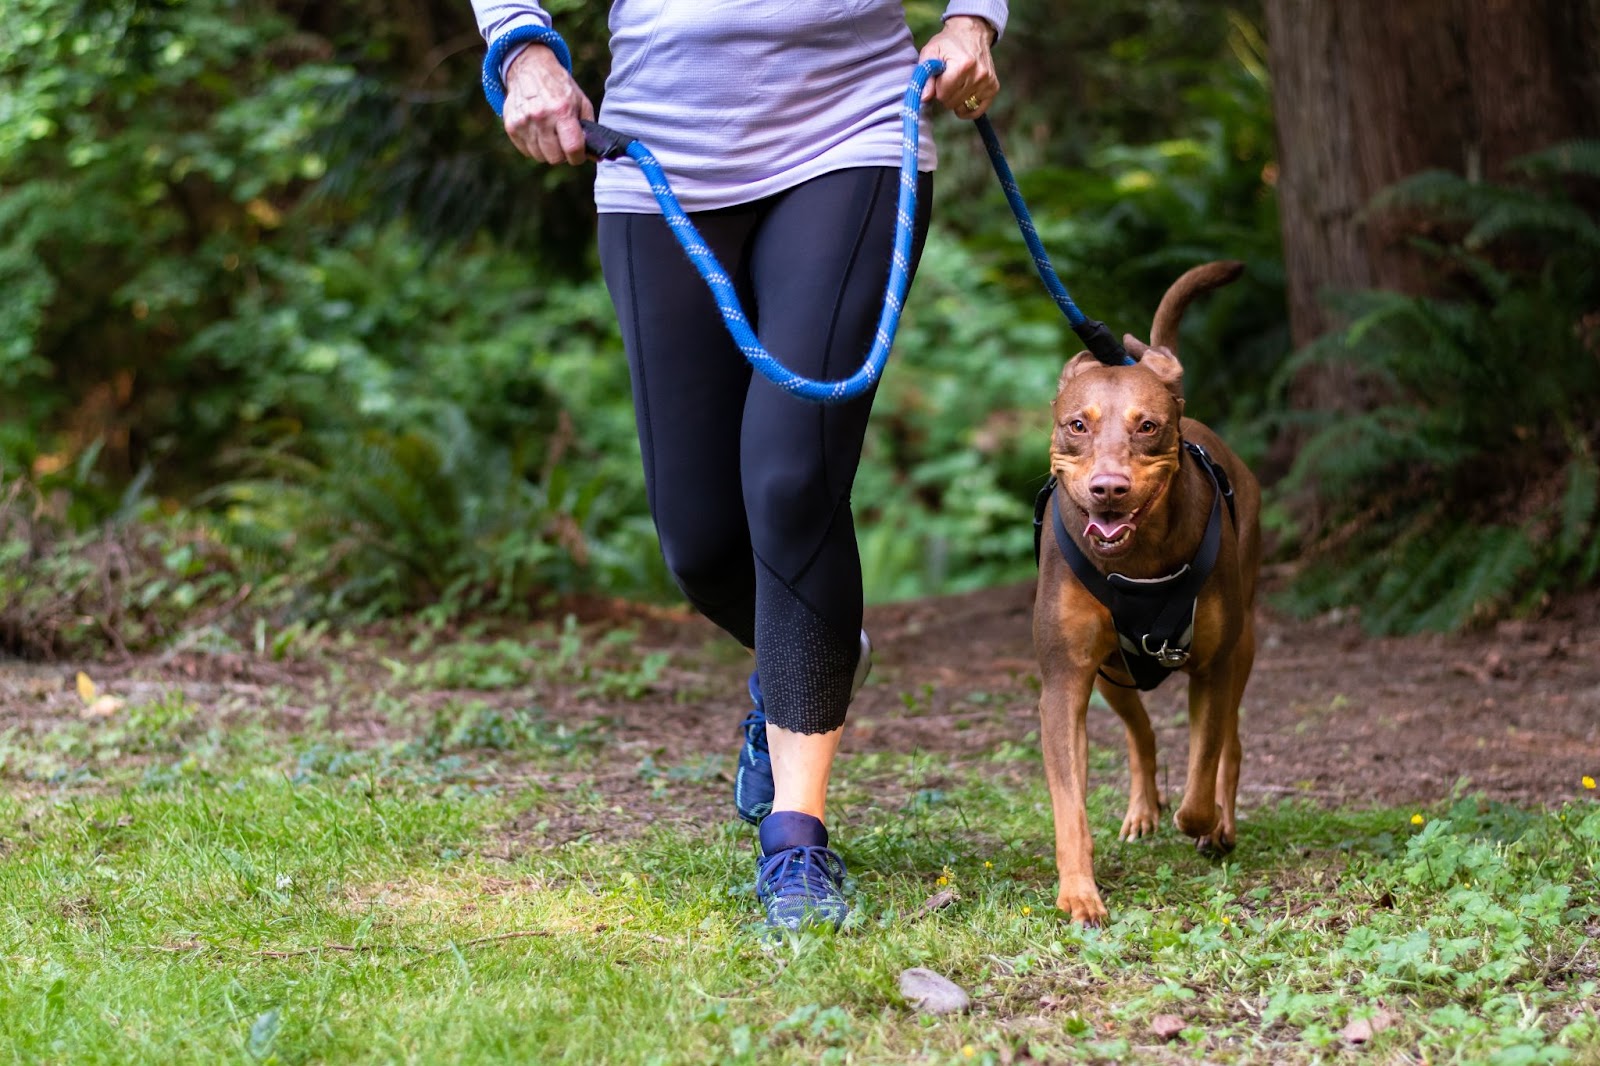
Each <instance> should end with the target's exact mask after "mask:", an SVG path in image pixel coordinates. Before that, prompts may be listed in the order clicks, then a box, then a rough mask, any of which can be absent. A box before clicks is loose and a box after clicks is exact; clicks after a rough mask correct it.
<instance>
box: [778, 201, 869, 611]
mask: <svg viewBox="0 0 1600 1066" xmlns="http://www.w3.org/2000/svg"><path fill="white" fill-rule="evenodd" d="M883 179H884V175H883V173H882V172H880V173H879V174H878V176H877V178H876V179H875V180H874V181H873V183H872V199H871V200H869V201H868V202H867V209H866V211H864V212H863V213H862V216H861V223H860V225H859V227H858V229H857V232H856V243H855V247H854V248H852V249H851V250H850V260H849V262H848V263H847V264H846V266H845V268H844V274H843V276H842V277H840V279H839V288H838V291H836V292H835V293H834V294H833V314H832V316H831V317H830V318H829V319H828V336H827V338H826V339H825V340H824V341H823V345H822V378H823V380H827V379H828V376H829V372H830V366H829V364H830V363H831V362H832V356H833V338H834V336H835V335H836V334H837V333H838V331H839V315H840V313H841V312H842V311H843V309H844V294H845V292H846V291H847V290H848V289H849V288H850V278H851V275H853V274H854V273H855V272H856V264H857V263H859V262H860V260H861V247H862V245H864V244H865V243H866V241H867V230H868V229H869V228H870V226H871V223H872V213H873V211H874V210H876V209H877V206H878V197H879V196H880V195H882V193H883ZM864 400H865V397H863V398H862V399H859V400H856V401H855V402H857V403H861V402H863V401H864ZM827 418H828V410H827V408H825V407H824V408H820V409H819V410H818V413H817V448H818V450H819V452H820V453H821V455H822V484H823V485H824V486H827V485H829V484H830V482H831V481H832V477H831V474H830V470H831V469H832V466H833V464H832V463H831V462H830V461H829V458H830V457H829V455H828V429H827V425H826V423H827ZM835 507H836V508H837V504H835ZM813 558H815V553H813ZM806 566H807V567H809V566H810V562H807V564H806ZM795 580H797V581H798V580H799V578H796V579H795Z"/></svg>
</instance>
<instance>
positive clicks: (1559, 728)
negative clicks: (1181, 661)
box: [0, 585, 1600, 832]
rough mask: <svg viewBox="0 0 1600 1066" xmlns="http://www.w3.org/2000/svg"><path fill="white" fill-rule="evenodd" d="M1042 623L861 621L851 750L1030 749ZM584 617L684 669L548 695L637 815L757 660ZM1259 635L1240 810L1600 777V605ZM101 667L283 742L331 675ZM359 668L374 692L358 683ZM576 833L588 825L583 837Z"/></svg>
mask: <svg viewBox="0 0 1600 1066" xmlns="http://www.w3.org/2000/svg"><path fill="white" fill-rule="evenodd" d="M1031 611H1032V587H1031V586H1030V585H1018V586H1012V587H1008V588H1001V589H990V590H985V591H983V592H979V593H973V594H970V595H966V596H960V597H951V598H943V599H932V600H919V601H913V602H908V603H901V604H892V605H887V606H882V607H875V608H872V609H871V610H869V612H868V616H867V627H868V630H869V631H870V632H871V633H872V635H873V640H874V643H875V645H876V647H877V654H876V656H875V665H874V673H873V680H872V683H871V684H869V685H868V686H867V688H866V689H865V690H864V691H863V692H862V693H861V695H860V697H858V700H857V703H856V705H855V706H854V707H853V708H852V710H851V719H850V725H849V727H848V729H847V730H846V736H845V741H844V745H843V750H844V752H845V754H846V755H847V756H848V755H850V754H852V753H861V752H870V751H880V750H898V751H908V750H918V749H920V750H924V751H929V752H941V753H948V754H950V755H952V756H955V757H956V758H957V759H958V760H959V759H961V758H964V757H974V758H976V757H981V756H985V755H987V754H988V753H989V752H991V751H993V750H994V749H995V748H996V747H997V746H998V745H1001V744H1004V743H1006V742H1013V743H1015V742H1021V741H1023V740H1024V739H1025V738H1026V737H1027V736H1028V734H1029V733H1030V732H1032V731H1034V730H1036V729H1037V713H1036V698H1037V680H1036V678H1037V667H1036V665H1035V663H1034V659H1033V650H1032V636H1031V631H1030V624H1031V623H1030V617H1031ZM585 613H586V614H587V615H588V616H589V617H590V619H591V620H592V621H595V622H606V621H609V622H618V621H625V622H627V624H629V625H630V626H632V627H633V628H635V629H636V630H637V631H638V633H639V636H638V639H637V641H636V642H635V645H634V648H635V651H637V652H647V651H649V650H652V649H656V648H660V649H669V650H671V651H672V652H673V657H672V660H671V662H672V665H671V666H670V667H669V668H668V670H667V671H666V672H665V673H664V675H663V676H662V678H661V679H660V682H659V684H658V686H657V688H656V690H655V691H654V692H652V693H649V694H647V695H645V696H644V697H643V698H642V699H638V700H632V701H619V700H616V699H612V700H600V699H597V698H595V697H594V696H593V695H585V694H584V692H583V690H582V689H580V688H578V687H577V686H575V685H574V686H572V687H571V688H559V687H558V688H556V689H553V690H547V691H545V692H544V693H542V694H541V702H542V703H543V705H544V706H545V707H546V708H547V709H548V711H549V713H550V715H551V716H552V718H554V719H556V720H558V721H563V722H567V723H572V724H581V723H582V722H584V721H585V720H593V721H595V722H596V723H597V725H599V726H600V728H601V730H602V735H603V736H604V737H605V738H606V739H605V743H604V744H603V746H602V748H601V750H600V757H599V760H598V765H597V766H591V767H589V768H588V769H586V770H585V771H584V772H583V774H582V775H574V781H573V782H572V783H571V787H574V788H577V787H582V788H585V789H595V788H598V789H599V790H600V792H601V793H602V794H608V795H615V796H617V797H618V798H619V801H620V800H621V797H623V796H624V795H627V796H630V797H633V798H634V800H633V801H634V802H637V798H638V797H639V795H640V793H641V791H643V789H642V787H641V786H642V781H643V780H644V777H643V775H642V774H641V763H642V762H643V761H644V760H645V759H646V757H648V758H649V759H650V760H651V761H652V763H653V765H655V766H658V767H663V768H670V767H681V766H686V765H693V764H696V763H697V762H698V764H700V765H702V766H703V765H706V764H707V759H706V757H707V756H716V757H721V756H727V755H730V754H731V753H732V751H733V750H734V745H735V743H736V739H737V723H738V721H739V719H740V717H742V715H743V713H744V710H745V707H744V701H743V676H744V673H745V671H747V670H748V668H749V666H748V662H747V661H745V660H744V659H743V657H742V656H740V655H739V654H738V653H737V651H736V650H731V649H730V648H729V647H728V646H727V645H726V643H725V642H721V641H719V640H718V638H717V634H716V633H715V631H714V630H713V629H712V627H711V626H710V625H709V623H706V622H704V621H703V620H700V619H697V618H693V617H690V616H689V615H688V614H687V613H685V612H680V611H663V610H659V609H650V608H634V607H625V606H619V605H615V604H613V605H609V606H607V607H604V608H595V607H591V609H590V610H589V611H587V612H585ZM1259 623H1260V624H1259V626H1258V629H1259V635H1260V641H1261V646H1260V653H1259V655H1258V656H1257V660H1256V669H1255V673H1254V675H1253V676H1252V678H1251V681H1250V686H1249V688H1248V690H1247V692H1246V694H1245V703H1244V714H1243V718H1242V736H1243V741H1244V746H1245V755H1244V769H1243V775H1242V779H1241V786H1240V787H1241V801H1242V803H1244V804H1245V805H1246V806H1249V805H1252V804H1255V803H1260V802H1267V801H1271V800H1273V799H1275V798H1279V797H1282V796H1304V797H1307V798H1310V799H1314V800H1316V801H1318V802H1320V803H1326V804H1356V805H1363V804H1372V803H1385V804H1418V805H1423V804H1430V803H1434V802H1437V801H1440V800H1442V799H1445V798H1448V797H1449V795H1450V794H1451V792H1452V790H1453V789H1455V788H1456V787H1457V785H1458V783H1461V787H1462V788H1463V789H1464V790H1465V791H1468V792H1477V791H1481V792H1483V793H1484V794H1486V795H1487V796H1488V797H1490V798H1492V799H1496V800H1502V801H1508V802H1517V803H1531V804H1543V803H1558V802H1560V801H1561V800H1563V799H1567V798H1571V797H1573V796H1574V795H1576V794H1577V793H1578V792H1579V791H1580V790H1581V786H1580V785H1579V781H1580V779H1581V778H1582V777H1583V776H1584V775H1586V774H1587V775H1591V776H1595V777H1600V595H1594V594H1590V595H1588V596H1585V597H1581V598H1577V599H1574V600H1572V601H1571V602H1569V603H1568V604H1566V605H1564V606H1560V607H1558V608H1557V609H1555V610H1552V611H1551V612H1550V613H1549V615H1548V616H1547V617H1545V618H1543V619H1541V620H1538V621H1531V622H1514V623H1504V624H1502V625H1500V626H1499V627H1497V628H1496V629H1494V630H1492V631H1489V632H1486V633H1482V634H1475V635H1467V636H1459V637H1439V636H1424V637H1408V638H1394V639H1372V638H1368V637H1366V636H1364V635H1363V634H1362V633H1361V631H1360V630H1359V628H1358V627H1356V626H1355V625H1353V624H1350V623H1348V622H1343V623H1337V622H1331V621H1326V620H1324V621H1320V622H1299V621H1294V620H1291V619H1287V618H1285V617H1283V616H1281V615H1277V614H1274V613H1273V612H1271V611H1266V610H1263V611H1261V612H1260V614H1259ZM329 654H332V653H329ZM375 658H376V657H375V656H374V655H372V654H371V653H370V652H369V653H368V654H367V655H366V657H365V660H363V661H352V662H344V663H340V664H339V666H340V671H339V673H340V674H341V675H343V676H344V677H345V678H346V679H347V680H346V684H349V683H350V681H351V680H352V679H353V680H354V681H355V683H356V687H357V689H358V690H359V691H358V695H357V698H352V699H351V700H349V701H348V703H347V704H346V706H347V708H349V709H347V710H341V711H340V712H339V713H338V715H336V717H335V720H334V722H333V723H332V724H333V725H334V726H335V727H336V728H339V729H341V730H342V731H344V732H347V733H351V734H354V735H355V736H356V737H357V739H363V738H370V739H371V740H374V741H376V740H381V739H383V737H384V735H385V732H386V731H387V730H389V729H392V727H391V726H388V725H387V723H386V722H383V721H380V720H377V719H373V718H370V717H364V716H363V713H362V708H363V707H365V706H368V705H370V702H371V700H370V698H369V697H370V692H371V688H372V687H373V686H375V685H377V684H379V683H380V679H381V678H382V677H383V676H384V675H385V668H384V667H382V666H381V665H379V663H378V662H377V661H375ZM78 668H79V667H78V664H65V663H57V664H20V663H5V662H0V733H4V732H5V730H6V729H8V728H10V727H12V726H20V727H21V728H24V729H32V728H41V727H48V725H47V723H48V720H49V719H52V718H58V717H61V716H76V714H77V713H78V712H79V710H80V709H81V705H80V703H79V702H78V697H77V695H76V693H75V691H74V688H73V683H72V679H73V677H74V675H75V672H76V670H77V669H78ZM88 669H90V670H91V671H92V672H93V674H94V676H95V678H96V679H97V680H98V681H101V682H102V683H103V684H114V685H116V686H117V688H118V691H119V692H121V693H122V694H124V695H131V696H134V697H135V698H137V697H138V694H139V693H140V692H141V691H144V692H146V693H148V692H151V691H159V690H161V689H163V688H165V687H169V686H181V687H183V688H184V690H185V691H186V693H187V694H188V696H189V698H190V699H191V700H195V701H199V702H203V703H210V704H216V705H222V704H225V703H231V704H232V705H234V706H238V705H239V704H240V702H245V703H249V702H260V701H261V700H262V699H263V698H264V697H265V696H266V694H267V693H269V692H276V693H278V694H279V696H280V698H279V699H277V700H275V701H274V704H275V705H278V706H283V707H284V708H285V710H284V712H283V713H284V716H285V725H286V727H287V728H290V729H293V728H294V721H293V717H294V715H295V713H296V712H295V707H296V704H297V703H298V702H301V701H297V700H296V699H295V698H294V695H293V694H294V693H295V692H296V691H297V690H304V691H305V692H309V691H310V690H312V689H315V688H320V687H322V686H324V685H325V684H326V681H327V678H328V676H329V674H330V669H329V664H328V663H327V662H321V663H312V662H302V663H295V664H274V663H268V662H265V661H262V660H258V659H254V658H252V657H249V656H244V655H237V654H232V655H223V656H196V655H180V656H169V657H166V658H164V659H163V658H158V657H154V656H152V657H148V658H143V659H135V660H131V661H126V662H103V663H98V664H94V665H92V666H90V667H88ZM363 671H365V673H367V674H369V675H370V683H368V682H362V681H361V680H360V678H361V675H362V673H363ZM285 691H287V692H288V693H290V696H289V698H287V699H283V698H281V695H282V693H284V692H285ZM455 695H457V696H468V697H471V698H485V699H487V700H488V701H489V702H492V703H504V704H506V705H513V704H515V703H517V701H519V700H520V701H522V703H523V705H526V700H527V695H526V694H525V693H520V692H517V691H511V690H508V691H502V692H498V693H488V694H485V693H457V694H455ZM224 697H226V698H224ZM416 698H417V699H418V700H421V701H423V702H426V701H427V700H429V699H437V700H443V699H445V698H448V694H429V693H419V694H416ZM1146 700H1147V706H1148V707H1149V709H1150V712H1151V719H1152V721H1153V722H1154V723H1155V725H1156V729H1157V735H1158V738H1159V743H1160V759H1161V771H1160V773H1159V774H1158V780H1160V781H1161V782H1162V784H1163V790H1164V791H1165V792H1168V793H1171V792H1174V791H1176V790H1177V789H1180V788H1181V787H1182V784H1183V763H1184V753H1185V751H1186V749H1187V727H1186V720H1185V710H1184V685H1183V681H1182V679H1174V680H1173V681H1170V682H1168V683H1167V684H1166V685H1164V686H1163V687H1162V688H1161V689H1159V690H1157V691H1156V692H1155V693H1153V694H1147V697H1146ZM309 702H310V697H309V696H307V697H306V700H305V701H304V703H306V704H309ZM1089 728H1090V739H1091V741H1093V742H1094V743H1096V744H1099V745H1102V746H1107V747H1113V748H1116V749H1119V751H1120V749H1121V747H1122V744H1123V741H1122V731H1121V726H1120V723H1119V722H1118V721H1117V719H1116V718H1115V716H1114V715H1113V714H1112V713H1111V712H1110V711H1109V710H1095V711H1093V712H1091V715H1090V726H1089ZM1116 762H1117V765H1118V766H1119V767H1121V769H1119V770H1118V771H1117V772H1116V774H1117V776H1114V777H1110V778H1109V779H1108V778H1107V776H1106V775H1103V774H1097V777H1096V781H1095V783H1096V784H1099V783H1117V782H1118V781H1119V780H1121V781H1125V780H1126V770H1125V765H1126V764H1125V762H1124V760H1123V758H1122V757H1121V756H1120V754H1119V756H1118V758H1117V760H1116ZM1018 765H1020V764H1018ZM1027 769H1036V768H1027ZM540 784H541V785H544V786H545V787H547V788H550V789H551V790H552V791H554V792H556V793H559V792H560V791H561V790H562V788H563V787H564V784H563V782H562V781H560V780H551V779H550V778H549V777H548V776H541V778H540ZM725 793H726V784H725V782H723V781H721V780H719V779H718V775H717V774H715V773H705V774H702V775H700V776H699V777H698V778H696V777H694V776H693V775H690V777H689V778H688V781H687V784H685V783H684V782H683V781H681V780H678V781H675V782H674V785H673V788H672V792H671V795H670V796H659V797H657V801H656V802H655V803H653V804H652V805H653V806H659V808H660V811H659V813H660V814H661V815H662V816H665V817H670V818H675V819H676V818H699V817H704V816H708V815H711V814H713V813H714V814H715V816H717V817H722V816H724V815H725V814H726V810H725V808H726V805H727V798H726V795H725ZM596 828H598V827H596ZM604 828H606V829H610V828H615V827H604ZM574 831H575V832H576V831H585V832H586V831H591V829H585V828H583V827H581V826H578V825H577V824H576V823H575V827H574Z"/></svg>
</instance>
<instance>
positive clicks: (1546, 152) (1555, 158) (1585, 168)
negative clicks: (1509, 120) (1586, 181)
mask: <svg viewBox="0 0 1600 1066" xmlns="http://www.w3.org/2000/svg"><path fill="white" fill-rule="evenodd" d="M1508 169H1510V170H1514V171H1519V172H1521V173H1524V174H1529V175H1563V176H1572V177H1579V178H1600V141H1595V140H1577V141H1564V142H1562V143H1561V144H1553V145H1551V146H1550V147H1549V148H1541V149H1540V150H1539V151H1537V152H1529V153H1528V154H1527V155H1523V156H1518V157H1517V158H1516V159H1513V160H1512V161H1511V163H1510V165H1509V168H1508Z"/></svg>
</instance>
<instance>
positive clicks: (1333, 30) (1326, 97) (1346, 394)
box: [1266, 0, 1600, 409]
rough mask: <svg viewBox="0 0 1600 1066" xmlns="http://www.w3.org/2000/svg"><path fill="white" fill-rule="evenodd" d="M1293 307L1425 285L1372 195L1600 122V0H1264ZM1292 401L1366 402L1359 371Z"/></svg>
mask: <svg viewBox="0 0 1600 1066" xmlns="http://www.w3.org/2000/svg"><path fill="white" fill-rule="evenodd" d="M1266 15H1267V34H1268V42H1269V50H1270V62H1271V65H1272V78H1273V96H1274V102H1273V106H1274V110H1275V113H1276V119H1277V126H1278V158H1279V166H1280V175H1279V184H1278V195H1279V203H1280V210H1281V212H1282V227H1283V245H1284V258H1285V267H1286V269H1287V273H1288V287H1289V318H1290V326H1291V329H1292V332H1293V337H1294V342H1295V344H1296V346H1299V345H1302V344H1305V343H1306V342H1307V341H1309V340H1311V339H1312V338H1314V337H1316V336H1317V335H1319V334H1321V333H1322V332H1324V331H1325V330H1327V329H1328V328H1329V327H1330V326H1331V325H1333V324H1334V323H1333V322H1332V321H1331V320H1330V317H1329V314H1328V312H1327V311H1326V310H1325V309H1324V308H1322V307H1321V306H1320V304H1319V302H1318V294H1319V293H1320V292H1321V291H1322V290H1324V289H1329V288H1332V289H1356V288H1384V289H1394V290H1398V291H1402V292H1413V293H1421V292H1425V291H1427V288H1428V284H1429V279H1428V274H1427V272H1426V271H1425V270H1424V268H1423V264H1422V262H1421V260H1420V258H1419V257H1418V256H1417V255H1416V253H1414V252H1412V251H1410V250H1409V249H1408V248H1407V247H1406V246H1405V244H1404V242H1403V240H1402V238H1403V236H1404V233H1403V232H1402V229H1403V226H1404V220H1402V219H1392V218H1370V219H1369V218H1366V217H1364V216H1363V215H1362V210H1363V208H1365V206H1366V205H1367V203H1368V201H1370V200H1371V198H1372V196H1373V194H1375V193H1377V192H1378V191H1379V190H1381V189H1383V188H1384V187H1386V186H1388V185H1391V184H1393V183H1394V182H1396V181H1398V180H1400V179H1401V178H1404V177H1406V176H1408V175H1411V174H1415V173H1417V172H1418V171H1422V170H1431V169H1446V170H1452V171H1455V172H1456V173H1459V174H1465V175H1467V176H1469V177H1482V178H1488V179H1495V178H1498V177H1500V176H1502V175H1503V174H1504V173H1505V168H1506V164H1507V163H1508V162H1509V161H1511V160H1512V159H1515V158H1516V157H1517V156H1519V155H1523V154H1525V153H1527V152H1531V151H1534V150H1536V149H1539V148H1543V147H1545V146H1547V145H1550V144H1553V143H1555V142H1558V141H1562V140H1567V139H1570V138H1574V137H1594V136H1597V135H1600V0H1267V3H1266ZM1302 384H1303V385H1305V386H1308V387H1309V394H1306V393H1307V390H1306V389H1297V392H1300V393H1301V395H1298V396H1296V397H1295V401H1296V405H1297V406H1309V407H1313V408H1323V409H1327V408H1330V407H1346V406H1348V405H1349V404H1350V403H1351V402H1355V403H1359V402H1360V397H1359V396H1353V395H1351V394H1350V393H1351V391H1352V390H1353V389H1356V388H1358V386H1357V385H1356V383H1355V382H1353V381H1351V380H1348V379H1346V380H1338V379H1334V378H1326V377H1324V378H1322V379H1321V380H1314V381H1307V382H1304V383H1302Z"/></svg>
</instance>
